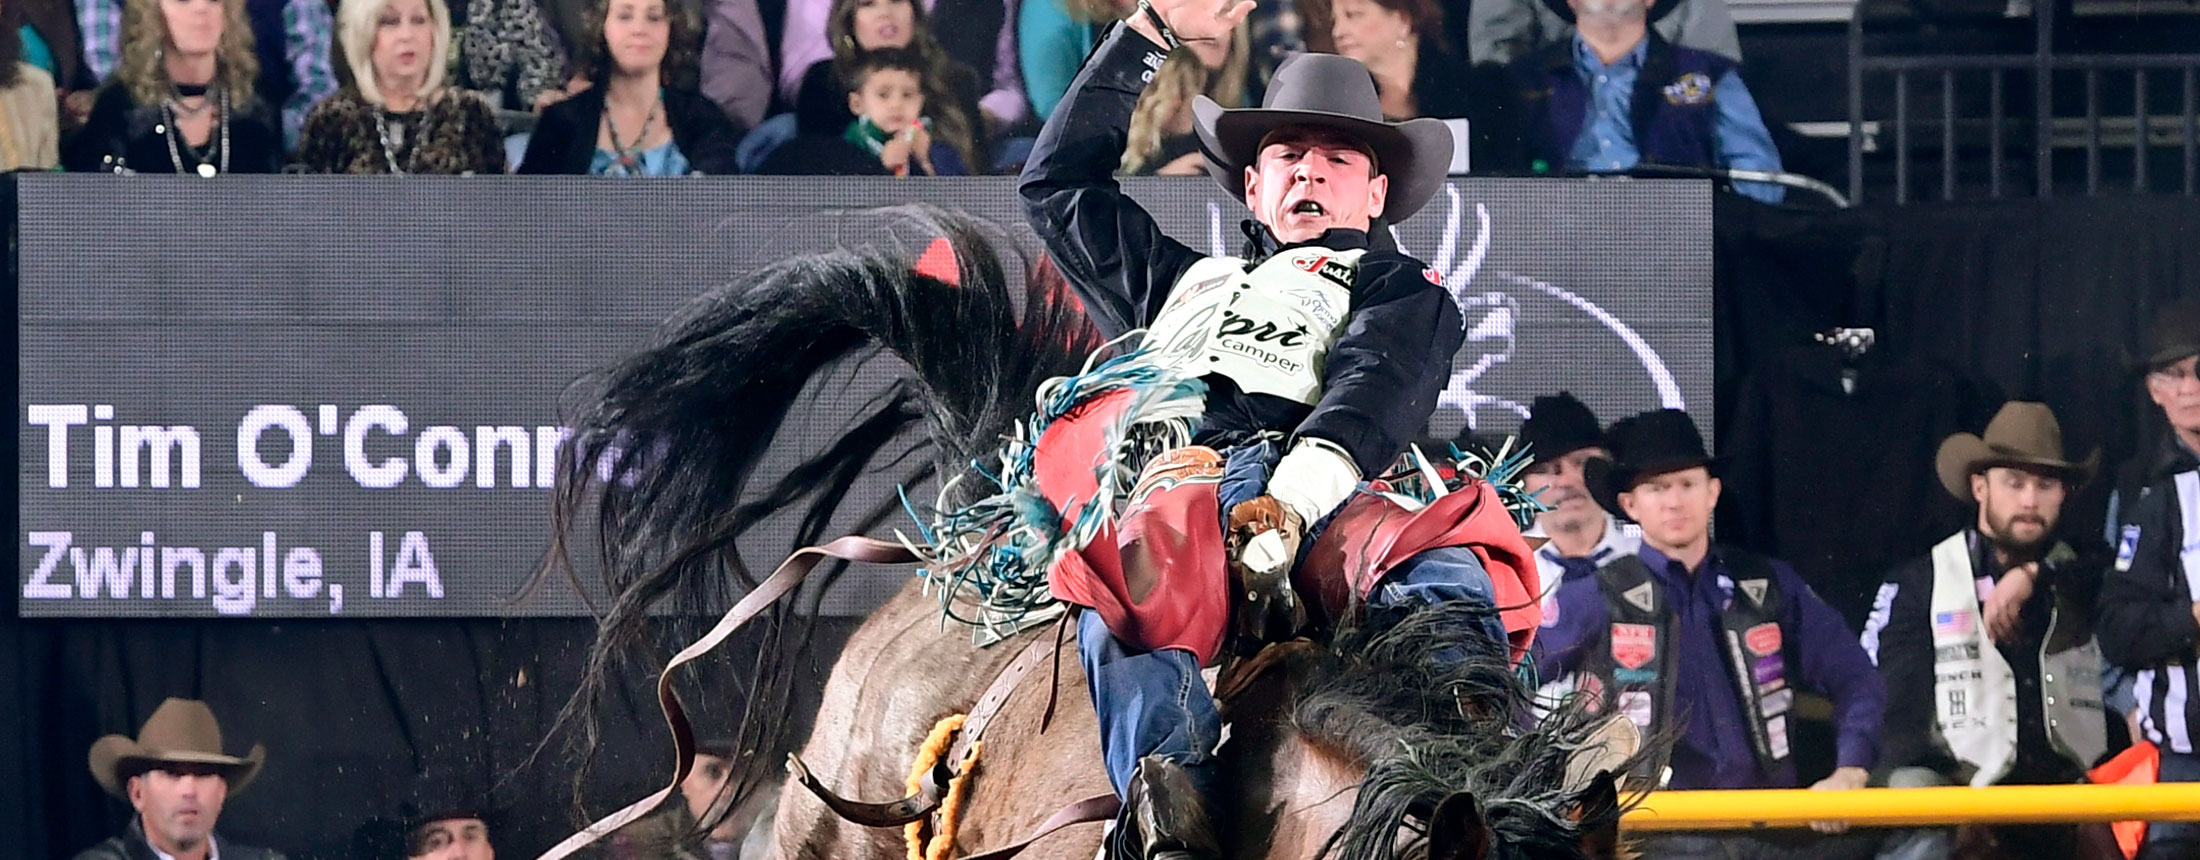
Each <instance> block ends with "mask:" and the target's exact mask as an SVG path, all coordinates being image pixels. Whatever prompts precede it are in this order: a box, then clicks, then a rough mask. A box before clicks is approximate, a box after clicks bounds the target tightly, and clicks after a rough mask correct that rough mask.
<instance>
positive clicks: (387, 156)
mask: <svg viewBox="0 0 2200 860" xmlns="http://www.w3.org/2000/svg"><path fill="white" fill-rule="evenodd" d="M338 12H339V16H338V17H339V20H338V34H339V35H340V36H341V38H342V40H343V43H344V56H345V57H346V58H347V60H348V61H349V63H350V64H351V79H352V85H351V86H350V87H349V88H346V89H345V90H344V91H342V92H339V93H337V94H336V95H333V96H330V97H329V99H328V101H324V102H322V103H320V104H319V105H317V106H315V107H314V108H313V114H312V115H311V116H309V117H307V118H306V128H305V134H304V136H303V137H302V138H301V139H300V141H299V145H298V160H299V161H300V162H302V163H303V164H304V165H305V167H306V169H308V170H311V171H313V172H315V173H449V174H467V173H489V174H496V173H503V172H504V135H503V132H502V131H501V130H500V129H499V128H498V126H497V118H496V113H495V112H494V111H493V110H492V109H491V108H490V107H489V103H488V101H487V100H485V99H483V98H482V97H481V96H480V95H477V94H475V93H473V92H471V91H468V90H461V89H452V88H446V87H444V86H443V70H444V69H445V68H446V67H447V63H446V60H447V59H448V58H449V56H450V53H451V20H450V14H451V13H450V9H449V7H446V6H444V5H443V0H344V5H343V6H342V7H341V8H340V9H339V10H338Z"/></svg>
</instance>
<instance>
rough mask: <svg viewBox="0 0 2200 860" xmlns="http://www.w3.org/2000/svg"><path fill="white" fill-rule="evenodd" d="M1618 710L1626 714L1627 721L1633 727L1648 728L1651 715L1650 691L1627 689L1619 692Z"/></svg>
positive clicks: (1647, 729)
mask: <svg viewBox="0 0 2200 860" xmlns="http://www.w3.org/2000/svg"><path fill="white" fill-rule="evenodd" d="M1619 712H1620V713H1623V714H1626V715H1627V721H1628V722H1631V723H1634V724H1635V728H1638V729H1641V730H1643V731H1646V732H1647V731H1649V730H1650V721H1651V718H1652V716H1653V713H1652V705H1651V701H1650V693H1649V691H1647V690H1628V691H1626V692H1624V693H1621V694H1619Z"/></svg>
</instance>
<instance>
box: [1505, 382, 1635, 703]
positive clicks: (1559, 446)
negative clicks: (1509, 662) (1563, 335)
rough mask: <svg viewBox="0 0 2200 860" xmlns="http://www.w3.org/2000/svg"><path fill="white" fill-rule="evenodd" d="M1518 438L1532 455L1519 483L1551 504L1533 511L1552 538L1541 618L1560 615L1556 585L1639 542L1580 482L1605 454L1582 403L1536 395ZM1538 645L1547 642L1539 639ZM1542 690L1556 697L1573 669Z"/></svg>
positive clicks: (1538, 528) (1542, 563)
mask: <svg viewBox="0 0 2200 860" xmlns="http://www.w3.org/2000/svg"><path fill="white" fill-rule="evenodd" d="M1520 442H1521V444H1522V446H1523V450H1525V451H1526V452H1527V454H1528V456H1530V457H1534V458H1535V462H1534V463H1533V464H1531V465H1530V466H1528V471H1527V473H1526V474H1523V475H1522V476H1521V478H1520V482H1521V486H1522V487H1524V488H1525V489H1526V490H1527V491H1528V492H1530V493H1534V494H1535V496H1536V500H1537V501H1540V502H1542V503H1543V504H1544V506H1546V507H1548V508H1549V510H1546V511H1544V512H1543V513H1541V514H1537V515H1536V518H1535V529H1533V530H1532V531H1530V532H1529V535H1531V536H1534V537H1542V538H1547V539H1549V541H1550V542H1549V543H1546V544H1544V545H1543V546H1542V547H1541V548H1540V549H1537V550H1536V552H1535V564H1536V568H1537V572H1538V573H1540V574H1541V575H1542V583H1543V623H1544V625H1545V626H1549V625H1552V624H1556V623H1558V619H1559V617H1560V616H1559V613H1558V610H1557V607H1558V590H1559V586H1561V585H1563V584H1565V583H1569V582H1573V581H1575V580H1579V579H1593V578H1595V576H1596V572H1597V568H1599V567H1602V566H1603V565H1605V564H1606V563H1608V562H1610V561H1612V560H1613V559H1615V558H1618V557H1620V556H1625V555H1634V554H1635V552H1636V551H1637V550H1639V549H1641V548H1642V537H1641V535H1640V534H1639V533H1637V532H1632V531H1628V530H1626V529H1624V528H1621V526H1620V523H1619V520H1618V519H1617V518H1615V517H1613V516H1612V515H1611V514H1609V513H1606V512H1605V510H1604V509H1603V508H1601V507H1598V506H1597V502H1596V499H1595V498H1593V497H1591V496H1590V495H1589V487H1588V485H1587V484H1585V483H1583V482H1582V477H1581V476H1582V470H1583V469H1585V468H1587V466H1588V464H1589V461H1590V460H1599V459H1609V458H1610V457H1611V456H1612V454H1611V452H1610V451H1607V450H1605V448H1604V431H1603V430H1602V429H1601V427H1600V425H1599V424H1598V423H1597V416H1596V413H1594V412H1590V411H1589V407H1588V405H1587V404H1584V403H1582V402H1581V401H1580V400H1577V399H1575V398H1574V396H1573V394H1571V393H1568V392H1564V391H1561V392H1559V393H1558V394H1556V395H1554V396H1549V397H1538V398H1536V399H1535V402H1534V403H1533V404H1530V405H1529V407H1528V420H1526V421H1523V422H1521V423H1520ZM1531 647H1532V648H1534V649H1536V651H1537V653H1541V650H1542V649H1544V648H1547V647H1548V645H1547V644H1546V642H1545V640H1543V639H1537V640H1536V641H1535V644H1534V645H1533V646H1531ZM1549 681H1550V683H1548V684H1545V685H1544V686H1543V689H1542V691H1541V693H1542V696H1543V698H1544V699H1545V701H1547V702H1555V701H1557V700H1558V699H1560V698H1562V697H1564V696H1565V695H1566V694H1567V693H1570V692H1573V690H1574V679H1573V678H1571V677H1565V678H1551V679H1549Z"/></svg>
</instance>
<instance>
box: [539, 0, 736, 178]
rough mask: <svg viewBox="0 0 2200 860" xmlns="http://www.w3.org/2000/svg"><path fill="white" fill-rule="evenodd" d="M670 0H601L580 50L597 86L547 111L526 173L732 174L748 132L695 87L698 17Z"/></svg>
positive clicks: (582, 68)
mask: <svg viewBox="0 0 2200 860" xmlns="http://www.w3.org/2000/svg"><path fill="white" fill-rule="evenodd" d="M683 8H684V7H682V6H680V5H678V4H673V5H669V6H668V5H667V4H666V0H597V3H596V10H595V12H593V13H591V15H590V17H589V20H590V21H591V22H593V23H592V27H593V29H594V32H592V33H590V34H589V35H588V37H587V39H586V40H585V41H584V42H583V43H582V44H583V48H582V50H581V52H580V53H579V54H578V55H577V56H576V57H575V60H576V66H577V71H578V72H579V74H581V75H582V76H583V77H585V78H587V79H588V80H590V81H592V82H593V83H592V84H591V85H590V86H589V88H588V89H587V90H585V91H583V92H581V93H580V94H578V95H575V96H573V97H572V98H569V99H566V100H564V101H561V102H558V103H557V104H554V105H551V106H550V107H548V108H546V109H544V110H543V112H542V122H541V123H540V124H539V125H537V126H536V127H535V133H534V136H533V137H531V138H530V139H529V140H528V142H527V154H526V156H525V157H524V158H522V159H521V160H520V166H519V172H521V173H553V174H591V175H599V176H681V175H685V174H689V173H732V172H734V160H733V152H734V146H735V144H736V143H737V142H738V139H739V134H738V132H737V131H736V130H735V129H734V127H733V123H732V122H729V121H727V119H726V114H725V112H724V111H721V110H719V109H718V105H717V104H715V103H713V102H712V101H711V100H710V99H708V98H705V97H704V96H703V94H702V93H701V92H698V91H697V90H695V89H694V88H693V84H692V83H691V82H692V81H694V80H695V73H696V70H695V64H696V50H697V47H698V43H699V41H700V40H699V38H698V34H697V33H696V32H695V28H696V26H697V24H696V22H695V20H694V18H693V16H692V15H690V14H687V13H685V12H683V11H682V9H683Z"/></svg>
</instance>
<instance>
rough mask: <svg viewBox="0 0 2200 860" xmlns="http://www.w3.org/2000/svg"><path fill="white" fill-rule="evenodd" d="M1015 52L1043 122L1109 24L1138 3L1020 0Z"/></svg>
mask: <svg viewBox="0 0 2200 860" xmlns="http://www.w3.org/2000/svg"><path fill="white" fill-rule="evenodd" d="M1020 2H1021V4H1022V5H1021V6H1020V7H1019V11H1018V12H1017V13H1016V54H1017V58H1018V60H1019V61H1020V62H1021V63H1022V64H1023V70H1024V93H1025V94H1026V95H1028V96H1030V97H1031V109H1032V111H1033V112H1035V113H1037V114H1038V115H1039V116H1040V117H1041V118H1045V117H1047V116H1050V115H1052V114H1053V113H1054V105H1055V103H1056V102H1059V101H1061V100H1062V95H1063V94H1064V93H1067V92H1068V91H1069V81H1070V78H1073V77H1076V76H1077V70H1078V69H1079V68H1080V67H1082V66H1083V65H1084V63H1085V55H1086V54H1090V53H1092V46H1093V45H1095V44H1097V43H1098V41H1099V38H1100V29H1101V28H1103V27H1106V26H1107V24H1108V22H1110V21H1114V20H1116V19H1118V18H1121V17H1123V16H1125V15H1128V14H1130V12H1131V10H1132V9H1133V8H1136V7H1137V5H1138V4H1137V2H1136V0H1020Z"/></svg>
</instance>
